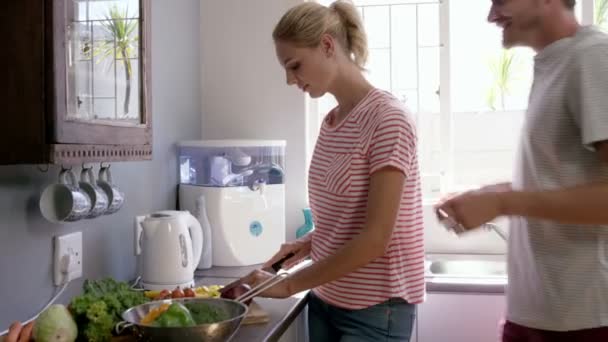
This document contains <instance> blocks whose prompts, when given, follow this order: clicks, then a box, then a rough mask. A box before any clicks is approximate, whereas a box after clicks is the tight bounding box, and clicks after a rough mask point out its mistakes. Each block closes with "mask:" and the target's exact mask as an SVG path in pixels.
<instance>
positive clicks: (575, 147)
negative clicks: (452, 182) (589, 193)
mask: <svg viewBox="0 0 608 342" xmlns="http://www.w3.org/2000/svg"><path fill="white" fill-rule="evenodd" d="M602 140H608V35H606V34H605V33H602V32H601V31H600V30H598V29H596V28H594V27H581V28H580V29H579V31H578V32H577V33H576V35H575V36H573V37H569V38H565V39H561V40H559V41H557V42H554V43H552V44H551V45H549V46H547V47H546V48H545V49H543V50H542V51H541V52H540V53H538V54H537V55H536V57H535V63H534V83H533V85H532V89H531V92H530V99H529V106H528V111H527V115H526V120H525V123H524V127H523V132H522V137H521V142H520V150H519V156H518V160H517V165H516V168H515V174H514V178H513V187H514V189H516V190H532V191H533V190H551V189H560V188H564V187H572V186H576V185H580V184H585V183H589V182H598V181H599V182H608V164H606V163H605V162H602V161H601V160H600V159H599V156H598V155H597V153H596V152H594V150H593V143H594V142H598V141H602ZM606 210H608V201H607V202H606ZM510 233H511V236H510V239H509V285H508V289H507V291H508V314H507V318H508V319H509V320H510V321H512V322H514V323H517V324H521V325H524V326H527V327H532V328H537V329H545V330H553V331H567V330H580V329H588V328H594V327H600V326H608V226H590V225H572V224H558V223H555V222H550V221H546V220H538V219H532V218H523V217H513V218H511V229H510Z"/></svg>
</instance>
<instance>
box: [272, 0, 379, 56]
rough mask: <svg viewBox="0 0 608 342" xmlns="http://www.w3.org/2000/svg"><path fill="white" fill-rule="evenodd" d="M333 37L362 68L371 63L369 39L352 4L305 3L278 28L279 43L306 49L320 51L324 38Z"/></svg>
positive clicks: (342, 1) (275, 35) (345, 1)
mask: <svg viewBox="0 0 608 342" xmlns="http://www.w3.org/2000/svg"><path fill="white" fill-rule="evenodd" d="M325 33H327V34H329V35H331V36H332V37H334V39H336V40H337V41H338V43H339V44H340V45H341V46H342V47H343V48H344V50H345V52H346V53H347V55H348V56H349V58H350V59H351V60H352V61H353V62H354V63H355V64H357V65H358V66H359V67H360V68H363V67H364V66H365V63H366V62H367V55H368V51H367V36H366V34H365V30H364V28H363V21H362V20H361V16H360V15H359V11H357V8H356V7H355V6H354V5H353V3H352V2H351V1H348V0H337V1H335V2H334V3H332V4H331V5H330V6H329V7H325V6H323V5H320V4H318V3H316V2H305V3H302V4H300V5H297V6H295V7H292V8H291V9H290V10H289V11H287V13H285V14H284V15H283V17H282V18H281V20H279V23H278V24H277V25H276V27H275V29H274V31H273V33H272V37H273V39H274V40H275V41H286V42H292V43H294V44H296V45H298V46H302V47H311V48H312V47H317V46H318V45H319V44H320V43H321V37H322V36H323V34H325Z"/></svg>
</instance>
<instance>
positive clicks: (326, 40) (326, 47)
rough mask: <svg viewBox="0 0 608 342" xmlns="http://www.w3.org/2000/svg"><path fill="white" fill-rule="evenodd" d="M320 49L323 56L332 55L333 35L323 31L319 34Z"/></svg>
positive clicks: (334, 47)
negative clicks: (321, 34)
mask: <svg viewBox="0 0 608 342" xmlns="http://www.w3.org/2000/svg"><path fill="white" fill-rule="evenodd" d="M321 51H323V54H325V57H327V58H329V57H332V56H333V55H334V53H335V51H336V42H335V40H334V37H332V36H331V35H330V34H327V33H324V34H323V36H321Z"/></svg>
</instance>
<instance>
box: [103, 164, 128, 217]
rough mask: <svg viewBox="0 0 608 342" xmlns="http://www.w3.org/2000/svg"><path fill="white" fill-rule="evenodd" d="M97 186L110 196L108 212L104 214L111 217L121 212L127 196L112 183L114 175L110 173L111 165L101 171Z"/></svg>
mask: <svg viewBox="0 0 608 342" xmlns="http://www.w3.org/2000/svg"><path fill="white" fill-rule="evenodd" d="M97 185H99V187H100V188H102V189H103V191H105V192H106V195H107V196H108V210H106V212H105V213H104V214H106V215H109V214H113V213H115V212H117V211H118V210H120V208H121V207H122V205H123V204H124V203H125V196H124V194H123V193H122V192H121V191H120V190H119V189H118V187H117V186H116V185H114V183H113V182H112V173H111V172H110V166H109V165H108V166H102V167H101V168H100V169H99V177H98V178H97Z"/></svg>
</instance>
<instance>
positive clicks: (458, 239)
mask: <svg viewBox="0 0 608 342" xmlns="http://www.w3.org/2000/svg"><path fill="white" fill-rule="evenodd" d="M423 215H424V229H425V231H424V234H425V235H424V242H425V250H426V253H428V254H505V253H506V251H507V244H506V242H505V241H503V240H502V239H501V238H500V237H499V236H498V235H497V234H496V233H495V232H493V231H487V230H482V229H479V230H477V231H472V232H468V233H465V234H463V235H460V236H457V235H455V234H454V233H451V232H449V231H447V230H446V229H445V228H444V227H443V226H442V225H441V224H440V223H439V221H438V220H437V217H436V216H435V212H434V210H433V206H432V205H425V206H424V209H423ZM494 223H496V224H498V226H500V228H501V230H502V231H504V232H506V233H508V227H507V226H508V221H507V219H506V218H501V219H498V220H495V221H494Z"/></svg>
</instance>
